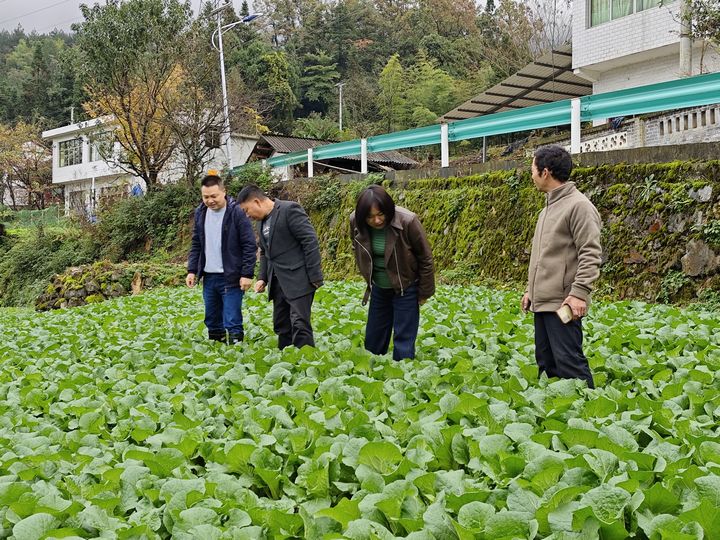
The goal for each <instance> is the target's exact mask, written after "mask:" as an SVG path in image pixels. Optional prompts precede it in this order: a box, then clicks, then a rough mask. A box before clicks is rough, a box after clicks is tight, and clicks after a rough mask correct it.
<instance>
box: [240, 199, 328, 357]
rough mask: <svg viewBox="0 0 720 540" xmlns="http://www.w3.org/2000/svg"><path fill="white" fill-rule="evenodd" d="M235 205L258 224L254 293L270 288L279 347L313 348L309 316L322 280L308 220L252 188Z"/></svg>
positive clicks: (296, 207) (300, 212)
mask: <svg viewBox="0 0 720 540" xmlns="http://www.w3.org/2000/svg"><path fill="white" fill-rule="evenodd" d="M237 201H238V204H239V205H240V207H241V208H242V209H243V210H244V211H245V214H246V215H247V216H248V217H249V218H250V219H253V220H255V221H257V222H258V240H259V245H260V271H259V272H258V280H257V282H256V283H255V292H258V293H261V292H263V291H264V290H265V287H266V286H269V289H270V290H269V296H270V298H271V299H272V301H273V326H274V329H275V333H276V334H277V336H278V347H279V348H280V349H284V348H285V347H287V346H288V345H294V346H295V347H298V348H299V347H302V346H303V345H310V346H313V347H314V346H315V340H314V338H313V331H312V326H311V324H310V310H311V308H312V303H313V298H314V296H315V290H316V289H317V288H318V287H320V286H321V285H322V283H323V274H322V269H321V268H320V248H319V246H318V239H317V234H316V233H315V229H314V228H313V226H312V224H311V223H310V219H309V218H308V216H307V214H306V213H305V210H303V208H302V206H300V205H299V204H298V203H296V202H293V201H282V200H280V199H275V200H272V199H270V198H269V197H268V196H267V195H265V193H264V192H263V191H262V190H261V189H260V188H259V187H257V186H253V185H250V186H245V187H244V188H243V189H242V190H241V191H240V193H239V194H238V198H237Z"/></svg>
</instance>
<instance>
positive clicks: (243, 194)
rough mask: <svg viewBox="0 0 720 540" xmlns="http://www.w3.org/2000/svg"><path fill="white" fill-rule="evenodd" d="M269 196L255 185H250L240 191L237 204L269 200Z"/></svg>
mask: <svg viewBox="0 0 720 540" xmlns="http://www.w3.org/2000/svg"><path fill="white" fill-rule="evenodd" d="M267 198H268V196H267V195H265V192H264V191H263V190H262V189H260V188H259V187H257V186H256V185H254V184H249V185H247V186H245V187H244V188H242V189H241V190H240V193H238V196H237V203H238V204H242V203H245V202H248V201H249V200H250V199H260V200H261V201H262V200H263V199H267Z"/></svg>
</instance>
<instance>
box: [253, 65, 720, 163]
mask: <svg viewBox="0 0 720 540" xmlns="http://www.w3.org/2000/svg"><path fill="white" fill-rule="evenodd" d="M579 99H580V120H581V121H589V120H601V119H605V118H614V117H617V116H628V115H631V114H646V113H651V112H660V111H666V110H671V109H681V108H686V107H699V106H702V105H711V104H714V103H720V72H718V73H708V74H705V75H697V76H695V77H687V78H685V79H679V80H676V81H668V82H663V83H657V84H650V85H646V86H638V87H635V88H628V89H626V90H618V91H616V92H606V93H603V94H595V95H592V96H584V97H581V98H579ZM571 102H572V100H570V99H566V100H562V101H555V102H553V103H546V104H543V105H536V106H534V107H526V108H524V109H518V110H514V111H505V112H501V113H495V114H489V115H486V116H479V117H476V118H469V119H467V120H459V121H457V122H452V123H449V124H448V141H463V140H467V139H477V138H479V137H488V136H490V135H500V134H504V133H515V132H518V131H529V130H531V129H540V128H546V127H555V126H563V125H567V124H570V123H571V120H572V119H571ZM573 129H579V126H577V127H576V126H573ZM441 142H442V134H441V126H440V125H439V124H436V125H433V126H427V127H421V128H417V129H409V130H406V131H398V132H395V133H387V134H384V135H377V136H374V137H369V138H368V139H367V152H368V153H372V152H384V151H388V150H401V149H404V148H413V147H418V146H428V145H433V144H441ZM361 148H362V142H361V140H360V139H356V140H353V141H347V142H341V143H334V144H329V145H325V146H318V147H316V148H313V160H320V159H329V158H335V157H344V156H357V155H359V154H360V153H361ZM307 159H308V154H307V151H302V152H292V153H290V154H285V155H282V156H276V157H273V158H270V159H268V160H267V164H268V165H270V166H271V167H283V166H287V165H296V164H298V163H305V162H306V161H307Z"/></svg>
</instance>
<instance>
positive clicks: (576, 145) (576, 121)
mask: <svg viewBox="0 0 720 540" xmlns="http://www.w3.org/2000/svg"><path fill="white" fill-rule="evenodd" d="M581 134H582V128H581V124H580V98H575V99H573V100H571V101H570V153H571V154H579V153H580V135H581Z"/></svg>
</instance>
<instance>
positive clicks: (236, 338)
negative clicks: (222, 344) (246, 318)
mask: <svg viewBox="0 0 720 540" xmlns="http://www.w3.org/2000/svg"><path fill="white" fill-rule="evenodd" d="M243 339H245V334H243V333H240V334H229V335H228V345H237V344H238V343H242V340H243Z"/></svg>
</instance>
